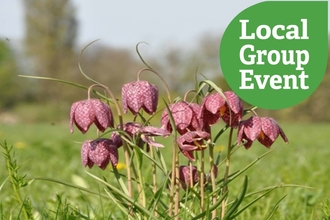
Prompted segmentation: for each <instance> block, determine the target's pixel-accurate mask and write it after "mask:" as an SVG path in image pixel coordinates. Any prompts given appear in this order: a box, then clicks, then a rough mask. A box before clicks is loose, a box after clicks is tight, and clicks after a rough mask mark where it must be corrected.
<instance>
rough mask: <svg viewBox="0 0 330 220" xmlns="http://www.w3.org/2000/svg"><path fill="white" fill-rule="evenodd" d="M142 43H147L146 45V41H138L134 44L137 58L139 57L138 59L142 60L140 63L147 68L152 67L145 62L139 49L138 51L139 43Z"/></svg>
mask: <svg viewBox="0 0 330 220" xmlns="http://www.w3.org/2000/svg"><path fill="white" fill-rule="evenodd" d="M142 43H145V44H147V45H149V44H148V43H147V42H143V41H142V42H139V43H138V44H137V45H136V47H135V49H136V53H137V54H138V56H139V58H140V60H141V61H142V63H143V64H144V65H146V66H147V67H148V68H149V69H152V68H151V67H150V66H149V65H148V64H147V62H146V61H145V60H144V59H143V57H142V56H141V54H140V51H139V45H140V44H142Z"/></svg>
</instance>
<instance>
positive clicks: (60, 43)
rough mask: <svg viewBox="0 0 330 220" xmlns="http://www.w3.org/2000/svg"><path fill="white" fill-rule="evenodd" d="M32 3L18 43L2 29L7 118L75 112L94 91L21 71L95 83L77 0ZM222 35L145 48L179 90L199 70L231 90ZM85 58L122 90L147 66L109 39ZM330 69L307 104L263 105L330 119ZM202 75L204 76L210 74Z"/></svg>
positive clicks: (303, 117)
mask: <svg viewBox="0 0 330 220" xmlns="http://www.w3.org/2000/svg"><path fill="white" fill-rule="evenodd" d="M24 3H25V4H24V9H25V39H24V40H23V41H22V43H20V44H14V43H13V42H11V41H10V39H6V38H5V37H1V36H0V94H1V99H0V123H3V122H8V123H14V122H17V121H25V122H38V121H43V120H47V121H53V122H58V121H61V120H67V119H68V111H69V108H70V104H71V103H72V102H74V101H77V100H80V99H85V98H86V97H87V96H86V95H87V93H86V91H84V90H81V89H79V88H73V87H71V86H68V85H65V84H61V83H56V82H52V81H46V80H33V79H26V78H21V77H18V75H32V76H45V77H52V78H57V79H62V80H67V81H71V82H75V83H79V84H82V85H85V86H88V85H90V82H88V81H87V80H86V79H85V78H84V77H83V76H82V75H81V73H80V71H79V68H78V57H79V54H80V53H81V50H82V49H83V48H84V46H85V45H77V43H76V36H77V33H78V32H77V31H78V29H79V23H78V21H77V19H76V12H75V9H74V7H73V5H72V3H71V2H70V1H69V0H58V1H43V0H29V1H24ZM132 34H134V33H132ZM220 41H221V36H215V35H212V34H205V35H204V36H200V39H199V40H198V41H197V42H196V44H195V47H194V48H189V49H187V48H182V47H180V46H174V45H173V46H169V47H166V48H164V49H163V50H162V51H154V52H153V54H152V55H150V54H149V55H148V54H147V55H146V56H144V55H143V54H142V56H143V58H144V59H145V60H146V62H147V63H148V64H149V65H150V66H152V67H153V68H154V69H155V70H156V71H157V72H159V73H160V74H162V76H163V77H164V78H165V79H166V80H167V82H168V84H169V86H170V89H171V91H172V92H173V94H175V95H178V96H183V93H184V92H185V91H187V90H189V89H193V88H194V84H195V81H194V78H195V75H196V73H202V74H203V75H204V76H206V77H207V78H208V79H210V80H213V81H214V82H215V83H216V84H217V85H218V86H219V87H221V88H222V89H223V90H229V89H230V88H229V87H228V85H227V84H226V82H225V80H224V78H223V77H222V73H221V69H220V64H219V59H218V57H219V56H218V52H219V44H220ZM137 43H138V42H137ZM328 59H329V58H328ZM81 66H82V68H83V70H84V72H85V73H87V74H88V75H89V76H90V77H92V78H93V79H95V80H97V81H99V82H102V83H103V84H105V85H107V86H109V87H110V88H111V90H113V92H114V93H115V94H118V97H119V96H120V91H121V86H122V84H124V83H127V82H129V81H133V80H135V74H136V73H137V72H138V71H139V70H140V69H141V68H145V66H144V65H143V63H142V62H141V61H140V59H139V57H138V55H137V53H136V51H135V48H129V49H127V48H118V47H111V46H107V45H103V44H102V42H101V41H100V42H97V43H96V44H93V45H92V46H91V47H89V48H88V50H86V52H85V53H84V54H83V56H82V58H81ZM329 71H330V70H329V67H328V68H327V70H326V73H325V76H324V80H323V82H322V83H321V85H320V86H319V88H318V89H317V91H316V92H315V93H314V94H313V95H312V96H311V97H310V98H308V99H307V100H305V101H304V102H302V103H300V104H299V105H296V106H294V107H291V108H288V109H283V110H278V111H270V110H262V109H260V110H258V113H259V114H260V115H261V116H262V115H268V116H272V117H275V118H276V119H277V120H287V121H304V122H329V121H330V112H329V111H326V109H328V108H329V107H330V102H329V98H328V96H327V94H330V93H329V92H330V91H329V90H330V75H329ZM149 75H152V74H146V75H143V77H142V78H143V79H148V80H151V81H152V82H153V83H156V84H158V85H159V83H157V82H156V81H154V80H155V79H156V78H155V77H154V76H150V77H149ZM199 78H200V79H203V76H201V75H200V76H199ZM159 87H161V86H159ZM160 89H162V88H160ZM161 91H162V90H161ZM270 98H271V97H270ZM288 98H289V97H288Z"/></svg>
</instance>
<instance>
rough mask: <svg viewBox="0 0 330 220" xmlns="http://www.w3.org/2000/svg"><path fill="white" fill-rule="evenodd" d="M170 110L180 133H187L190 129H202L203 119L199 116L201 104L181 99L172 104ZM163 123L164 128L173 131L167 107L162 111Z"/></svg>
mask: <svg viewBox="0 0 330 220" xmlns="http://www.w3.org/2000/svg"><path fill="white" fill-rule="evenodd" d="M169 110H170V112H171V114H172V117H173V119H174V123H175V126H176V129H177V131H178V132H179V134H185V133H186V132H188V131H198V130H202V128H203V121H202V119H201V118H199V117H198V115H199V112H200V106H199V105H198V104H196V103H187V102H185V101H181V102H177V103H174V104H171V105H170V106H169ZM161 123H162V128H164V129H166V130H167V131H169V132H172V131H173V128H172V125H171V121H170V117H169V114H168V111H167V109H165V110H164V111H163V113H162V118H161Z"/></svg>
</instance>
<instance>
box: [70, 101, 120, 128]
mask: <svg viewBox="0 0 330 220" xmlns="http://www.w3.org/2000/svg"><path fill="white" fill-rule="evenodd" d="M93 123H94V124H95V125H96V127H97V128H98V129H99V130H100V131H102V132H104V131H105V130H106V129H107V128H108V127H113V126H114V122H113V116H112V112H111V109H110V107H109V106H108V105H106V104H105V103H103V102H101V101H100V100H99V99H88V100H82V101H78V102H75V103H73V104H72V106H71V111H70V131H71V133H73V124H75V125H76V126H77V128H78V129H79V130H80V131H81V132H82V133H83V134H85V133H86V132H87V131H88V129H89V127H90V126H91V125H92V124H93Z"/></svg>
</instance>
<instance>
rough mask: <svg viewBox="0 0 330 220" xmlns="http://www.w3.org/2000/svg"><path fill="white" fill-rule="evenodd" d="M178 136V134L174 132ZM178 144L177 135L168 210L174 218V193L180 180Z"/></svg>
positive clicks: (174, 138) (174, 141) (174, 139)
mask: <svg viewBox="0 0 330 220" xmlns="http://www.w3.org/2000/svg"><path fill="white" fill-rule="evenodd" d="M174 133H175V134H176V132H174ZM177 148H178V147H177V143H176V135H174V137H173V157H172V169H171V170H172V172H171V173H172V176H171V190H170V205H169V209H168V215H169V216H172V214H173V205H174V192H175V185H176V184H175V183H176V179H177V178H179V175H177V174H179V172H178V173H176V160H177V155H178V149H177Z"/></svg>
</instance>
